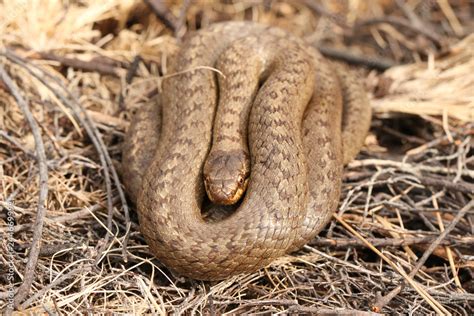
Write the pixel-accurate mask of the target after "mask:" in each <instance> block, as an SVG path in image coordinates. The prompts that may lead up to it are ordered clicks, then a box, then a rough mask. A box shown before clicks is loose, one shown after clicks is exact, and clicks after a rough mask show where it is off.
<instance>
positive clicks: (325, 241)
mask: <svg viewBox="0 0 474 316" xmlns="http://www.w3.org/2000/svg"><path fill="white" fill-rule="evenodd" d="M366 239H367V241H368V242H370V243H371V244H372V245H373V246H375V247H400V246H410V245H420V244H429V243H432V242H433V241H434V240H435V239H436V236H425V237H403V238H366ZM473 243H474V237H470V236H466V237H462V238H450V239H445V240H443V241H442V242H441V243H440V246H452V245H472V244H473ZM310 245H311V246H318V247H334V248H347V247H357V248H361V247H366V244H365V243H364V242H362V241H360V240H358V239H352V238H351V239H343V238H334V239H331V238H317V239H315V240H313V241H311V242H310Z"/></svg>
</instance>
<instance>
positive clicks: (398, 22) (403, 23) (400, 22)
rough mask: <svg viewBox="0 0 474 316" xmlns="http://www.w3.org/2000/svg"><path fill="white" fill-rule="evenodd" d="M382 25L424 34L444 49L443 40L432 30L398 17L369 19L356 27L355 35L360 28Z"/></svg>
mask: <svg viewBox="0 0 474 316" xmlns="http://www.w3.org/2000/svg"><path fill="white" fill-rule="evenodd" d="M380 23H388V24H392V25H393V26H396V27H403V28H406V29H409V30H411V31H414V32H417V33H419V34H422V35H424V36H425V37H426V38H428V39H430V40H432V41H433V42H434V43H435V44H436V46H438V47H439V48H442V47H444V43H443V40H442V39H441V37H440V36H439V35H438V34H436V33H434V32H432V31H430V30H427V29H423V28H421V27H418V26H416V25H413V24H411V23H410V22H409V21H407V20H405V19H403V18H399V17H396V16H384V17H379V18H373V19H369V20H365V21H362V22H359V23H357V24H355V25H354V33H355V32H357V31H358V30H359V29H360V28H363V27H367V26H371V25H374V24H380Z"/></svg>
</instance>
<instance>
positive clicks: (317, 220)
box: [122, 21, 371, 281]
mask: <svg viewBox="0 0 474 316" xmlns="http://www.w3.org/2000/svg"><path fill="white" fill-rule="evenodd" d="M370 121H371V110H370V104H369V101H368V97H367V94H366V92H365V90H364V87H363V85H362V82H361V80H360V79H358V78H357V77H356V76H355V75H354V74H352V73H351V71H350V70H349V68H348V67H347V66H345V65H341V64H336V63H335V62H332V61H329V60H328V59H325V58H324V57H323V56H322V55H321V54H320V53H319V52H318V50H317V49H315V48H314V47H312V46H311V45H310V44H308V43H307V42H305V41H304V40H303V39H301V38H300V37H297V36H296V35H292V34H291V33H289V32H287V31H285V30H283V29H280V28H278V27H273V26H268V25H264V24H259V23H257V22H250V21H230V22H221V23H216V24H212V25H211V26H209V27H206V28H203V29H200V30H198V31H195V32H193V33H190V34H189V35H187V36H186V37H185V38H184V39H183V41H182V42H181V45H180V47H179V49H178V51H177V52H176V53H175V54H172V55H171V56H169V58H168V59H167V62H166V75H165V76H164V77H163V79H162V82H161V91H160V93H159V94H158V96H157V97H156V98H155V99H153V100H152V102H148V103H145V104H144V105H143V106H141V107H139V108H138V109H137V111H136V112H135V114H134V116H133V118H132V120H131V123H130V126H129V129H128V131H127V133H126V135H125V139H124V146H123V157H122V164H123V180H124V185H125V189H126V191H127V193H128V195H129V197H130V199H131V201H132V202H133V203H134V204H135V205H136V209H137V214H138V220H139V223H140V230H141V232H142V234H143V236H144V238H145V241H146V242H147V244H148V246H149V248H150V250H151V252H152V253H153V255H154V256H155V257H156V258H157V259H158V260H159V261H160V262H161V263H163V264H164V265H165V266H166V267H168V268H169V269H170V270H171V271H173V272H174V273H177V274H179V275H183V276H186V277H189V278H193V279H198V280H208V281H216V280H222V279H226V278H228V277H230V276H234V275H237V274H240V273H250V272H254V271H256V270H258V269H260V268H262V267H265V266H267V265H269V264H270V263H272V262H273V261H274V260H276V259H277V258H279V257H281V256H284V255H285V254H288V253H290V252H293V251H296V250H298V249H300V248H301V247H302V246H304V245H305V244H306V243H308V242H309V241H310V240H311V239H313V238H315V236H316V235H317V234H318V233H319V232H320V231H321V230H322V229H323V228H324V227H325V226H326V225H327V224H328V222H329V221H330V220H331V217H332V214H333V213H334V212H335V210H336V208H337V206H338V203H339V197H340V194H341V186H342V174H343V166H344V164H345V163H347V162H349V161H350V160H352V159H353V158H354V157H355V156H356V155H357V153H358V152H359V151H360V148H361V147H362V146H363V143H364V140H365V137H366V134H367V132H368V130H369V127H370ZM227 204H228V205H229V206H226V205H227ZM206 214H211V215H209V216H208V215H206ZM212 214H217V215H215V216H214V215H212Z"/></svg>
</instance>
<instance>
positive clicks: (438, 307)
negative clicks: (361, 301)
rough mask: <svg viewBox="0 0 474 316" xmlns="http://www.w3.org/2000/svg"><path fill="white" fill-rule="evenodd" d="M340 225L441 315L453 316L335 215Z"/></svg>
mask: <svg viewBox="0 0 474 316" xmlns="http://www.w3.org/2000/svg"><path fill="white" fill-rule="evenodd" d="M333 216H334V217H335V218H336V219H337V221H338V222H339V223H341V224H342V226H344V228H346V229H347V230H348V231H349V232H351V233H352V234H353V235H354V236H356V237H357V238H359V239H360V240H361V241H363V242H364V243H365V244H366V245H367V247H369V248H370V249H371V250H372V251H373V252H375V253H376V254H377V255H378V256H379V257H380V258H382V259H383V261H385V262H386V263H387V264H388V265H389V266H391V267H392V268H393V269H394V270H395V271H397V273H399V274H400V275H401V276H402V277H403V278H404V279H405V280H406V282H408V283H409V284H410V286H411V287H412V288H413V289H414V290H416V291H417V292H418V294H420V296H421V297H423V299H424V300H425V301H426V302H427V303H428V304H429V305H430V306H431V307H432V308H433V309H434V310H435V311H436V312H437V313H439V314H443V315H451V313H450V312H449V311H448V310H447V309H446V308H444V307H443V306H442V305H441V304H439V303H438V302H437V301H436V300H435V299H434V298H433V297H432V296H431V295H430V294H429V293H428V292H426V290H425V289H424V288H423V287H422V286H420V285H419V284H418V283H417V282H416V281H415V280H413V276H410V275H407V274H406V273H405V271H404V270H402V269H401V268H400V267H399V266H397V265H396V264H395V263H394V262H393V261H392V260H390V259H389V258H388V257H387V256H385V255H384V254H383V253H382V252H380V251H379V250H378V249H377V248H375V247H374V246H373V245H371V244H370V243H369V242H368V241H367V240H366V239H365V238H364V237H363V236H362V235H361V234H359V233H358V232H357V231H356V230H355V229H354V228H352V227H351V226H350V225H349V224H347V223H346V221H344V220H343V219H342V218H341V217H339V216H337V215H333ZM372 310H373V311H375V312H378V311H380V310H381V309H377V308H376V307H374V308H373V309H372Z"/></svg>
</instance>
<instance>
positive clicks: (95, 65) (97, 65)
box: [38, 52, 125, 77]
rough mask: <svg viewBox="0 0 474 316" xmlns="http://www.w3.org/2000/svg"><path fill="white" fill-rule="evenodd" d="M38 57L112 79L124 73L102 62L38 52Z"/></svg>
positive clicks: (122, 70)
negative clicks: (111, 77) (108, 76)
mask: <svg viewBox="0 0 474 316" xmlns="http://www.w3.org/2000/svg"><path fill="white" fill-rule="evenodd" d="M38 55H39V56H40V57H41V58H43V59H49V60H54V61H57V62H59V63H60V64H61V65H63V66H67V67H72V68H75V69H80V70H85V71H92V72H98V73H100V74H102V75H110V76H114V77H120V76H121V75H122V74H121V73H123V72H125V70H124V69H122V68H119V67H114V66H112V65H108V64H106V63H103V62H97V61H94V60H91V61H86V60H81V59H77V58H68V57H63V56H58V55H56V54H53V53H51V52H38Z"/></svg>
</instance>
